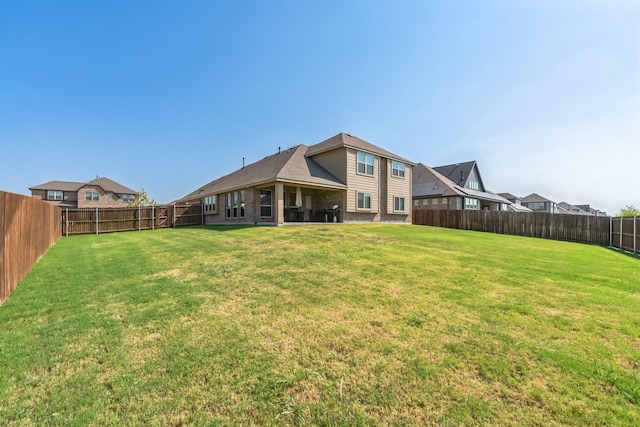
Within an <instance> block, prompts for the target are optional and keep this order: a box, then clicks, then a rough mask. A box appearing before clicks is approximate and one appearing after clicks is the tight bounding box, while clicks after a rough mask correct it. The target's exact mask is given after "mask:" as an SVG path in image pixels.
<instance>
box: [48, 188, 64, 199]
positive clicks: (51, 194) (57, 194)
mask: <svg viewBox="0 0 640 427" xmlns="http://www.w3.org/2000/svg"><path fill="white" fill-rule="evenodd" d="M47 200H62V191H58V190H47Z"/></svg>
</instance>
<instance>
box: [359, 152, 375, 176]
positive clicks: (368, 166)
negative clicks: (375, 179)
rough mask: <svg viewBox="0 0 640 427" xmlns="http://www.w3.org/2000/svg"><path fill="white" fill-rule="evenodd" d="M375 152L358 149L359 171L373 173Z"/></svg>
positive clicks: (367, 173)
mask: <svg viewBox="0 0 640 427" xmlns="http://www.w3.org/2000/svg"><path fill="white" fill-rule="evenodd" d="M373 165H374V157H373V154H369V153H363V152H360V151H358V173H361V174H365V175H373Z"/></svg>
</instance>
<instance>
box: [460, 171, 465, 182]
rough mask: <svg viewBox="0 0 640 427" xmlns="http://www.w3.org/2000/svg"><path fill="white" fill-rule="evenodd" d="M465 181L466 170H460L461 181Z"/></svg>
mask: <svg viewBox="0 0 640 427" xmlns="http://www.w3.org/2000/svg"><path fill="white" fill-rule="evenodd" d="M463 181H464V172H463V171H460V182H463Z"/></svg>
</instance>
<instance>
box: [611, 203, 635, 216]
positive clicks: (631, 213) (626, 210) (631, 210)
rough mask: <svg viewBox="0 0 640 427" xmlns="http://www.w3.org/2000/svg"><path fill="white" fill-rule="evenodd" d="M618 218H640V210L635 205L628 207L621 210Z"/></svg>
mask: <svg viewBox="0 0 640 427" xmlns="http://www.w3.org/2000/svg"><path fill="white" fill-rule="evenodd" d="M616 216H640V209H638V208H636V207H635V206H633V205H627V206H626V207H625V208H623V209H620V212H618V213H617V214H616Z"/></svg>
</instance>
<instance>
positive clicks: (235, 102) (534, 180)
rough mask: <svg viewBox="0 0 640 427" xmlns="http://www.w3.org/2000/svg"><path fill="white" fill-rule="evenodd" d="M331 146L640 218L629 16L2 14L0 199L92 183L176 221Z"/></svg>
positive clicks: (597, 12)
mask: <svg viewBox="0 0 640 427" xmlns="http://www.w3.org/2000/svg"><path fill="white" fill-rule="evenodd" d="M339 132H347V133H350V134H352V135H355V136H358V137H360V138H363V139H365V140H367V141H369V142H371V143H373V144H376V145H379V146H381V147H383V148H385V149H387V150H389V151H392V152H394V153H396V154H398V155H400V156H402V157H405V158H409V159H411V160H412V161H414V162H422V163H425V164H428V165H431V166H438V165H444V164H450V163H457V162H463V161H468V160H477V161H478V164H479V167H480V171H481V173H482V177H483V180H484V183H485V185H486V186H487V187H488V188H489V189H490V190H492V191H496V192H511V193H514V194H517V195H520V196H525V195H527V194H530V193H532V192H537V193H539V194H541V195H543V196H546V197H548V198H551V199H553V200H555V201H557V202H560V201H567V202H570V203H574V204H578V203H580V204H581V203H590V204H591V205H592V206H593V207H596V208H599V209H603V210H606V211H608V212H609V213H615V211H617V210H618V209H619V208H621V207H624V206H625V205H627V204H635V205H636V206H639V205H640V189H639V187H638V182H639V178H638V176H639V174H638V169H639V165H640V163H639V160H640V2H637V1H633V0H629V1H626V0H602V1H600V0H591V1H590V0H580V1H578V0H575V1H571V0H566V1H563V0H555V1H547V0H530V1H529V0H520V1H507V0H504V1H500V0H485V1H479V0H478V1H463V0H460V1H422V0H420V1H403V0H400V1H374V0H366V1H322V2H321V1H293V0H291V1H260V2H259V1H251V2H250V1H148V2H144V1H138V2H131V1H85V0H83V1H64V2H50V1H29V0H26V1H2V2H0V147H1V149H2V150H1V156H2V157H1V158H2V161H1V162H0V165H1V166H0V189H2V190H5V191H11V192H14V193H21V194H29V190H28V188H29V187H30V186H34V185H38V184H42V183H44V182H47V181H52V180H64V181H82V182H84V181H89V180H91V179H93V178H95V177H96V176H97V175H99V176H106V177H109V178H111V179H113V180H115V181H117V182H120V183H122V184H124V185H126V186H128V187H131V188H133V189H135V190H138V189H140V188H141V187H144V188H145V189H146V190H147V191H148V193H149V195H150V196H151V197H152V198H154V199H155V200H156V201H158V202H161V203H162V202H169V201H171V200H174V199H177V198H180V197H182V196H184V195H186V194H187V193H189V192H191V191H193V190H194V189H196V188H198V187H199V186H201V185H203V184H205V183H207V182H209V181H211V180H213V179H215V178H218V177H220V176H222V175H225V174H227V173H230V172H232V171H234V170H235V169H237V168H239V167H241V166H242V158H243V157H245V158H246V162H247V163H252V162H254V161H257V160H259V159H261V158H262V157H264V156H267V155H270V154H273V153H275V152H277V150H278V147H282V148H283V149H284V148H288V147H292V146H295V145H298V144H307V145H311V144H314V143H317V142H320V141H322V140H324V139H326V138H329V137H331V136H333V135H335V134H337V133H339Z"/></svg>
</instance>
